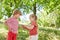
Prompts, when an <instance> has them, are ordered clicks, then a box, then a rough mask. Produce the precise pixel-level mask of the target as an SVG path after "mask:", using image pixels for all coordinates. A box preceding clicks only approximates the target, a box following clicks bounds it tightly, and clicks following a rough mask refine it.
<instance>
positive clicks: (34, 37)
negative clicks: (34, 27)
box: [29, 35, 38, 40]
mask: <svg viewBox="0 0 60 40" xmlns="http://www.w3.org/2000/svg"><path fill="white" fill-rule="evenodd" d="M29 39H30V40H38V35H32V36H30V38H29Z"/></svg>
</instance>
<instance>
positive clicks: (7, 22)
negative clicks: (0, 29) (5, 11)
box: [6, 18, 12, 26]
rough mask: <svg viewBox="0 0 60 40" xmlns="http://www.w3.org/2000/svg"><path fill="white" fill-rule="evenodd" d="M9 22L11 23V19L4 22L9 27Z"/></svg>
mask: <svg viewBox="0 0 60 40" xmlns="http://www.w3.org/2000/svg"><path fill="white" fill-rule="evenodd" d="M11 22H12V19H11V18H9V19H8V20H6V24H7V25H8V26H10V24H11Z"/></svg>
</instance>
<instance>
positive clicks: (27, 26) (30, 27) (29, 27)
mask: <svg viewBox="0 0 60 40" xmlns="http://www.w3.org/2000/svg"><path fill="white" fill-rule="evenodd" d="M22 27H23V28H25V29H28V30H31V29H33V27H34V25H22Z"/></svg>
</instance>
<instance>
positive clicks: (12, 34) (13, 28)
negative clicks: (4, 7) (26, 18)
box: [5, 10, 21, 40]
mask: <svg viewBox="0 0 60 40" xmlns="http://www.w3.org/2000/svg"><path fill="white" fill-rule="evenodd" d="M19 16H21V12H20V11H19V10H14V12H13V17H11V18H9V19H8V20H7V21H5V24H6V25H7V26H8V30H9V32H8V38H7V40H16V36H17V31H18V20H17V19H18V18H19Z"/></svg>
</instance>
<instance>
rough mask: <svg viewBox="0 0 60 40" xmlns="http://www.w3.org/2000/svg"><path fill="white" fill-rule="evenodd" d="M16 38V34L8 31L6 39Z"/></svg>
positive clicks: (12, 39)
mask: <svg viewBox="0 0 60 40" xmlns="http://www.w3.org/2000/svg"><path fill="white" fill-rule="evenodd" d="M16 38H17V34H15V33H12V32H8V37H7V40H16Z"/></svg>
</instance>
